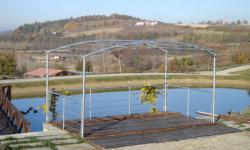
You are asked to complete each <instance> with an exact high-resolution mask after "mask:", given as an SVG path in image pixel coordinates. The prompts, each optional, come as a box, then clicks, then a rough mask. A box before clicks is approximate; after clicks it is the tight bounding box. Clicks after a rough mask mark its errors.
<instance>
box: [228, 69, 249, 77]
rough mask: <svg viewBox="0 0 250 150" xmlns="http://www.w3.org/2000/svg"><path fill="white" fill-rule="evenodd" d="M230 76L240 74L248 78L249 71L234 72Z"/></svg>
mask: <svg viewBox="0 0 250 150" xmlns="http://www.w3.org/2000/svg"><path fill="white" fill-rule="evenodd" d="M232 74H240V75H246V76H250V69H247V70H242V71H236V72H233V73H232Z"/></svg>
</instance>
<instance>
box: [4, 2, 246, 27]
mask: <svg viewBox="0 0 250 150" xmlns="http://www.w3.org/2000/svg"><path fill="white" fill-rule="evenodd" d="M112 13H119V14H125V15H131V16H135V17H139V18H142V19H150V20H158V21H163V22H168V23H176V22H178V21H182V22H184V23H197V22H200V21H203V20H218V19H222V20H225V21H234V20H237V19H241V20H243V19H246V20H248V21H250V0H1V1H0V30H11V29H14V28H16V27H18V26H20V25H23V24H25V23H34V22H36V21H38V22H43V21H48V20H57V19H65V18H69V17H79V16H86V15H110V14H112Z"/></svg>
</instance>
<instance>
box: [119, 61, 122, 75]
mask: <svg viewBox="0 0 250 150" xmlns="http://www.w3.org/2000/svg"><path fill="white" fill-rule="evenodd" d="M118 65H119V72H120V73H122V65H121V60H120V59H118Z"/></svg>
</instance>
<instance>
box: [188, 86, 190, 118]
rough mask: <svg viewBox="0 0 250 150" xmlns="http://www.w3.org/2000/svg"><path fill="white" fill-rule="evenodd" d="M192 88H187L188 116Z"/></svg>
mask: <svg viewBox="0 0 250 150" xmlns="http://www.w3.org/2000/svg"><path fill="white" fill-rule="evenodd" d="M189 103H190V90H189V88H188V89H187V118H188V117H189Z"/></svg>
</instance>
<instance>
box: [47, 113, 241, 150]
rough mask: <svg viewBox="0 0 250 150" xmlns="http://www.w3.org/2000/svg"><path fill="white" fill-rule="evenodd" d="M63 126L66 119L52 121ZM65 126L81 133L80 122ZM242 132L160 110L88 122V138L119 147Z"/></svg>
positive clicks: (70, 122) (71, 122) (86, 128)
mask: <svg viewBox="0 0 250 150" xmlns="http://www.w3.org/2000/svg"><path fill="white" fill-rule="evenodd" d="M52 125H54V126H57V127H60V128H61V127H62V122H57V123H52ZM65 125H66V126H65V129H66V130H67V131H69V132H70V133H73V134H77V135H79V133H80V122H79V121H77V120H75V121H66V123H65ZM232 132H239V130H238V129H234V128H230V127H226V126H224V125H220V124H211V123H210V122H207V121H203V120H198V119H194V118H189V119H187V118H186V117H185V116H183V115H181V114H179V113H170V112H168V113H157V114H143V115H132V116H130V117H128V116H116V117H106V118H95V119H92V120H88V121H86V122H85V137H86V139H87V140H89V141H90V142H92V143H94V144H96V145H99V146H101V147H103V148H115V147H123V146H130V145H138V144H146V143H153V142H166V141H173V140H183V139H187V138H195V137H201V136H210V135H217V134H226V133H232Z"/></svg>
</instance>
